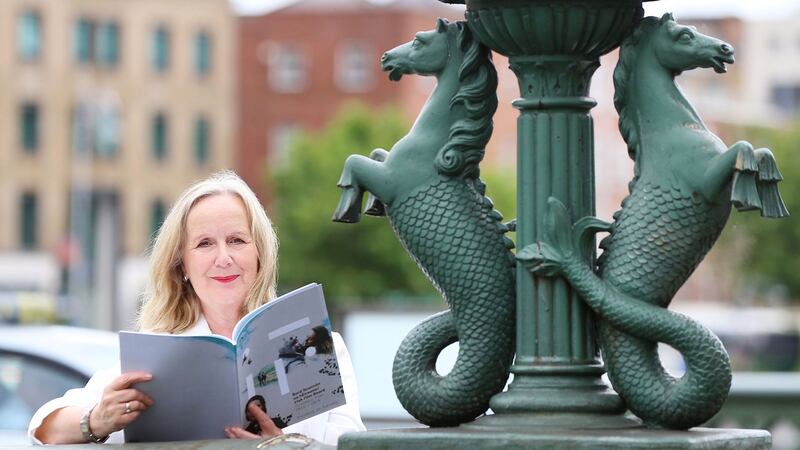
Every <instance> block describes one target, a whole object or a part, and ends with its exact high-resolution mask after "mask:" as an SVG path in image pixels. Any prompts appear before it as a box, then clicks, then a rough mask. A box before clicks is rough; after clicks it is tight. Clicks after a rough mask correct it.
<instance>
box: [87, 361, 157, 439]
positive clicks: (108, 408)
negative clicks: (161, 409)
mask: <svg viewBox="0 0 800 450" xmlns="http://www.w3.org/2000/svg"><path fill="white" fill-rule="evenodd" d="M152 379H153V376H152V375H151V374H149V373H145V372H128V373H123V374H122V375H120V376H118V377H117V378H115V379H114V380H113V381H112V382H111V383H109V384H108V386H106V388H105V389H104V390H103V397H102V398H101V399H100V403H98V404H97V405H96V406H95V407H94V409H93V410H92V414H91V416H90V417H89V426H90V427H91V429H92V434H94V435H95V436H108V435H109V434H111V433H113V432H115V431H119V430H121V429H123V428H125V427H126V426H128V424H129V423H131V422H133V421H134V420H136V419H137V418H138V417H139V415H140V414H141V413H142V411H144V410H146V409H147V408H149V407H150V406H152V405H153V399H151V398H150V397H148V396H147V395H146V394H144V393H143V392H141V391H139V390H137V389H134V388H132V387H131V385H132V384H135V383H142V382H145V381H150V380H152Z"/></svg>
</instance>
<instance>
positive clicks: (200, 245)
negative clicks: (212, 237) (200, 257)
mask: <svg viewBox="0 0 800 450" xmlns="http://www.w3.org/2000/svg"><path fill="white" fill-rule="evenodd" d="M210 245H211V241H200V242H199V243H198V244H197V247H198V248H200V247H208V246H210Z"/></svg>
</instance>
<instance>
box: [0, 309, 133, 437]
mask: <svg viewBox="0 0 800 450" xmlns="http://www.w3.org/2000/svg"><path fill="white" fill-rule="evenodd" d="M118 361H119V341H118V338H117V334H116V333H112V332H109V331H100V330H93V329H88V328H76V327H66V326H16V325H0V442H1V443H3V444H4V445H9V444H10V445H25V444H28V437H27V430H28V422H30V419H31V416H33V413H34V412H35V411H36V410H37V409H39V407H40V406H41V405H43V404H44V403H46V402H48V401H49V400H51V399H53V398H56V397H60V396H61V395H62V394H63V393H64V392H65V391H67V390H68V389H72V388H76V387H82V386H84V385H85V384H86V382H87V381H88V380H89V378H90V377H91V376H92V374H93V373H94V372H95V371H97V370H99V369H104V368H109V367H113V366H114V365H116V364H117V363H118Z"/></svg>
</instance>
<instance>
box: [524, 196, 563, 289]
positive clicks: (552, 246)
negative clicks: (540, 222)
mask: <svg viewBox="0 0 800 450" xmlns="http://www.w3.org/2000/svg"><path fill="white" fill-rule="evenodd" d="M571 230H572V227H571V226H570V223H569V214H568V213H567V208H566V207H565V206H564V204H563V203H561V202H560V201H558V200H557V199H555V198H553V197H550V198H549V199H548V200H547V211H545V216H544V239H543V240H542V241H539V242H535V243H533V244H530V245H528V246H526V247H525V248H523V249H521V250H520V251H519V252H517V260H518V261H520V262H521V263H522V265H523V266H524V267H525V268H526V269H528V270H529V271H531V272H533V273H535V274H537V275H544V276H550V277H552V276H557V275H561V274H562V273H563V265H564V264H565V263H566V261H567V259H568V258H567V257H568V256H569V255H571V254H572V253H574V249H573V241H572V239H571V236H570V234H571Z"/></svg>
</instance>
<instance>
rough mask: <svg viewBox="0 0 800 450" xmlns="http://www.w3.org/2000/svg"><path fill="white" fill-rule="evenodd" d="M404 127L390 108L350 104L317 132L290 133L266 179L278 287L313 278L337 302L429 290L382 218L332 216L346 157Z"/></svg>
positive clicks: (388, 142) (384, 142)
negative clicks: (285, 150)
mask: <svg viewBox="0 0 800 450" xmlns="http://www.w3.org/2000/svg"><path fill="white" fill-rule="evenodd" d="M406 129H407V126H406V124H405V123H404V121H403V119H402V117H401V115H400V114H399V113H398V112H397V111H394V110H385V111H379V112H375V111H370V110H367V109H365V108H363V107H359V106H351V107H348V108H345V109H344V110H343V111H342V112H341V113H340V114H339V115H338V117H336V118H335V119H334V120H333V121H332V123H331V124H330V125H329V126H328V127H327V128H326V129H324V130H323V131H321V132H320V133H305V132H301V133H297V134H296V135H295V136H294V138H293V140H292V143H291V145H290V150H289V155H288V160H287V162H286V164H284V165H283V166H282V167H279V168H277V170H275V171H274V172H273V174H272V179H271V182H272V186H273V192H274V200H273V211H272V212H271V215H272V218H273V220H274V221H275V226H276V228H277V233H278V238H279V239H280V248H281V249H280V252H279V254H280V258H279V280H278V282H279V286H280V290H281V291H287V290H289V289H293V288H295V287H298V286H302V285H304V284H306V283H308V282H312V281H316V282H319V283H322V284H323V285H324V287H325V294H326V296H327V297H328V298H329V299H330V301H331V302H333V303H339V304H341V303H342V302H348V301H370V300H372V299H377V298H379V297H382V296H386V295H392V294H397V295H424V294H432V293H433V288H432V286H431V285H430V283H428V281H427V280H426V279H425V278H424V276H423V275H422V273H421V272H420V271H419V269H417V268H416V265H415V264H414V263H413V261H411V259H410V258H409V257H408V256H407V254H406V252H405V250H404V249H403V248H402V246H401V245H400V243H399V242H398V241H397V239H396V238H395V237H394V234H393V233H392V231H391V227H390V226H389V224H388V223H387V221H386V219H385V218H378V217H372V216H362V219H361V222H359V223H357V224H343V223H335V222H332V221H331V216H332V214H333V210H334V209H335V208H336V204H337V203H338V201H339V189H338V188H337V187H336V182H337V180H338V179H339V175H340V174H341V171H342V167H343V165H344V161H345V159H346V158H347V156H349V155H350V154H353V153H358V154H362V155H368V154H369V152H370V151H372V149H374V148H378V147H380V148H386V149H389V148H391V146H392V145H393V144H394V142H396V141H397V140H398V139H400V138H401V137H402V136H403V135H404V134H405V133H406Z"/></svg>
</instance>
